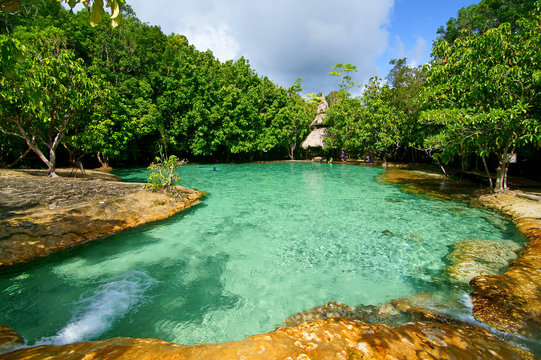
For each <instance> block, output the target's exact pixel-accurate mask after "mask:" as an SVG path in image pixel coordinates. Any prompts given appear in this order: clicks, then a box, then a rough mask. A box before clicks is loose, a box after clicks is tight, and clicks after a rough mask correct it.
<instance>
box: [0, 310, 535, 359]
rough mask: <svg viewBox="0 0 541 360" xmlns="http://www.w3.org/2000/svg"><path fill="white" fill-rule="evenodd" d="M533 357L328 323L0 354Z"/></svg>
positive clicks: (494, 344)
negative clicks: (192, 339)
mask: <svg viewBox="0 0 541 360" xmlns="http://www.w3.org/2000/svg"><path fill="white" fill-rule="evenodd" d="M44 358H47V359H48V358H57V359H67V358H69V359H147V360H151V359H159V360H168V359H225V360H227V359H250V360H257V359H265V360H269V359H341V360H344V359H506V360H511V359H533V356H532V355H531V354H530V353H528V352H525V351H523V350H519V349H517V348H515V347H513V346H511V345H509V344H507V343H505V342H503V341H502V340H500V339H498V338H497V337H495V336H493V335H491V334H490V333H489V332H488V331H486V330H484V329H482V328H480V327H477V326H474V325H468V324H463V325H462V326H460V327H456V326H452V325H448V324H441V323H435V322H418V323H408V324H404V325H402V326H398V327H397V326H388V325H372V324H367V323H364V322H361V321H356V320H346V319H327V320H318V321H314V322H310V323H302V324H299V325H297V326H295V327H286V328H279V329H276V330H275V331H272V332H269V333H267V334H262V335H255V336H251V337H249V338H247V339H244V340H240V341H235V342H229V343H222V344H199V345H194V346H183V345H177V344H172V343H167V342H165V341H161V340H154V339H130V338H115V339H109V340H105V341H96V342H83V343H75V344H71V345H64V346H39V347H36V348H31V349H24V350H18V351H15V352H12V353H8V354H5V355H0V359H1V360H15V359H25V360H32V359H36V360H37V359H44Z"/></svg>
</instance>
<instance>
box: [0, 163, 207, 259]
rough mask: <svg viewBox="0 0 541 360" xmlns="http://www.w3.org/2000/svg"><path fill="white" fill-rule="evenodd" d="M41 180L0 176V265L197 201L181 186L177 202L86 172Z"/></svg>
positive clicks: (25, 175)
mask: <svg viewBox="0 0 541 360" xmlns="http://www.w3.org/2000/svg"><path fill="white" fill-rule="evenodd" d="M36 172H37V176H36ZM60 174H62V172H60ZM40 175H41V174H40V173H39V171H34V172H32V171H26V172H23V171H4V170H3V171H0V266H7V265H13V264H17V263H21V262H25V261H29V260H32V259H35V258H38V257H43V256H46V255H49V254H51V253H54V252H57V251H60V250H63V249H67V248H70V247H73V246H77V245H81V244H84V243H86V242H89V241H92V240H96V239H99V238H103V237H105V236H108V235H111V234H114V233H116V232H119V231H121V230H123V229H127V228H131V227H134V226H138V225H141V224H144V223H147V222H151V221H155V220H160V219H165V218H167V217H169V216H171V215H173V214H176V213H177V212H179V211H182V210H184V209H186V208H188V207H189V206H191V205H192V204H194V203H195V202H196V201H197V199H199V198H200V197H201V193H199V192H197V191H195V190H191V189H187V188H184V187H178V189H179V191H180V193H181V195H182V196H181V197H171V196H169V195H167V194H161V193H152V192H149V191H147V190H144V189H143V184H133V183H122V182H120V181H112V180H115V179H117V177H116V176H114V175H111V174H107V173H103V172H97V171H94V172H92V171H87V176H86V178H84V179H81V177H79V178H77V179H75V178H66V177H59V178H54V179H52V178H48V177H46V176H40Z"/></svg>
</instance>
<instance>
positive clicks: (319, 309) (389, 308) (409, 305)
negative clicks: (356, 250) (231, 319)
mask: <svg viewBox="0 0 541 360" xmlns="http://www.w3.org/2000/svg"><path fill="white" fill-rule="evenodd" d="M441 307H445V306H444V305H441V304H437V303H436V302H435V301H434V300H433V296H432V294H430V293H426V292H423V293H419V294H416V295H413V296H410V297H407V298H400V299H395V300H392V301H391V302H388V303H385V304H382V305H361V306H349V305H346V304H342V303H338V302H334V301H331V302H329V303H327V304H325V305H321V306H316V307H314V308H312V309H310V310H308V311H303V312H301V313H298V314H296V315H293V316H290V317H288V318H287V319H285V320H284V325H285V326H296V325H298V324H301V323H303V322H311V321H316V320H326V319H349V320H359V321H362V322H366V323H370V324H386V325H402V324H404V323H407V322H413V321H437V322H441V323H456V321H455V320H452V319H451V318H449V317H448V316H447V315H445V314H443V313H441V312H439V311H437V310H434V309H437V308H441Z"/></svg>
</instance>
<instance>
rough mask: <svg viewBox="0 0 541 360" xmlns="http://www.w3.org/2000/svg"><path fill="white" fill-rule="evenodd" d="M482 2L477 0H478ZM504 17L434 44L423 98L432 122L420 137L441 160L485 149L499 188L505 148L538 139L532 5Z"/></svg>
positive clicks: (540, 60) (537, 35)
mask: <svg viewBox="0 0 541 360" xmlns="http://www.w3.org/2000/svg"><path fill="white" fill-rule="evenodd" d="M484 3H485V2H481V3H480V5H483V4H484ZM515 25H517V26H518V30H516V31H515V30H513V26H512V25H511V24H510V23H502V24H501V25H499V26H497V27H492V28H489V29H488V30H486V31H482V32H476V33H464V34H463V36H460V37H457V38H456V39H454V41H453V42H449V41H446V40H445V39H444V38H440V39H439V41H437V42H436V43H435V44H434V49H433V54H434V57H435V59H434V61H433V62H432V66H431V67H430V71H429V76H428V80H427V85H428V86H427V87H426V91H425V93H424V99H425V101H426V103H427V105H428V108H429V109H428V110H427V111H426V112H425V113H424V114H423V121H424V122H425V123H426V124H427V125H429V126H432V127H433V128H434V133H433V134H432V135H431V136H428V137H427V139H426V141H425V145H426V146H428V147H433V148H435V149H437V150H438V151H439V152H440V153H441V154H440V155H438V156H439V157H440V158H441V159H443V160H444V161H449V160H451V159H452V158H453V157H454V156H456V155H459V156H465V155H467V154H470V153H474V154H476V155H478V156H481V157H487V156H488V155H490V154H493V155H495V156H496V157H497V158H498V159H499V166H498V171H497V179H496V180H497V181H496V186H495V187H496V190H498V191H501V190H503V189H505V188H506V173H507V167H508V165H509V164H508V158H509V157H508V154H509V153H510V152H514V151H515V150H518V149H520V148H521V147H522V146H524V145H525V144H527V143H539V142H540V141H541V123H540V121H539V100H540V99H539V86H538V84H537V83H536V80H535V77H536V72H537V71H538V69H539V68H540V66H541V55H540V53H539V48H540V46H541V30H540V17H539V9H538V10H537V11H535V12H533V13H532V14H530V15H529V16H527V17H526V18H524V19H521V20H517V21H516V23H515Z"/></svg>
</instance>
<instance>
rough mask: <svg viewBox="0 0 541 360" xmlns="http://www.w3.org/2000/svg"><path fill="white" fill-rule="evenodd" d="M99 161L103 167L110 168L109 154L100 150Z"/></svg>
mask: <svg viewBox="0 0 541 360" xmlns="http://www.w3.org/2000/svg"><path fill="white" fill-rule="evenodd" d="M97 157H98V161H99V162H100V164H101V168H102V169H108V168H109V158H108V157H107V156H103V157H102V155H101V153H100V152H99V151H98V153H97Z"/></svg>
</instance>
